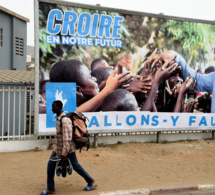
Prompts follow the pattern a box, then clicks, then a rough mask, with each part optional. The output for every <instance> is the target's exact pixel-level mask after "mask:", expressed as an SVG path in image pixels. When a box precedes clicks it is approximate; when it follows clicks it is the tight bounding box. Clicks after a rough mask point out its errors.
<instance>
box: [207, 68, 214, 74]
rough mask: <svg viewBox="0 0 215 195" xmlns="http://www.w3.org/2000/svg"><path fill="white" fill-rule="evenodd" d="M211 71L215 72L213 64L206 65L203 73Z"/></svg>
mask: <svg viewBox="0 0 215 195" xmlns="http://www.w3.org/2000/svg"><path fill="white" fill-rule="evenodd" d="M212 72H215V66H208V67H207V68H206V69H205V74H210V73H212Z"/></svg>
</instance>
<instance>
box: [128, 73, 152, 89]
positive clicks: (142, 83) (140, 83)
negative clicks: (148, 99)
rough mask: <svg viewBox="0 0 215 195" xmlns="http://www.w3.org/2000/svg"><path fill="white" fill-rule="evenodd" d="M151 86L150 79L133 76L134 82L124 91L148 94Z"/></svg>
mask: <svg viewBox="0 0 215 195" xmlns="http://www.w3.org/2000/svg"><path fill="white" fill-rule="evenodd" d="M151 85H152V83H151V79H149V78H145V79H141V77H138V76H135V77H134V80H133V81H132V82H131V83H130V86H128V87H127V88H126V89H127V90H128V91H130V92H142V93H148V92H149V91H150V89H151Z"/></svg>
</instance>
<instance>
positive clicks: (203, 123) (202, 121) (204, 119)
mask: <svg viewBox="0 0 215 195" xmlns="http://www.w3.org/2000/svg"><path fill="white" fill-rule="evenodd" d="M201 125H205V126H207V121H206V118H205V116H203V117H202V119H201V121H200V123H199V126H201Z"/></svg>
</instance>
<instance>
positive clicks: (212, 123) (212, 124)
mask: <svg viewBox="0 0 215 195" xmlns="http://www.w3.org/2000/svg"><path fill="white" fill-rule="evenodd" d="M213 120H214V117H213V116H212V117H211V126H215V123H214V121H213Z"/></svg>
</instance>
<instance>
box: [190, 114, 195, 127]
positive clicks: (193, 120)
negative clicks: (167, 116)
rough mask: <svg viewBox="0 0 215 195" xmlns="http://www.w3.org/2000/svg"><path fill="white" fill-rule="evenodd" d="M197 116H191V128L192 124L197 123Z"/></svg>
mask: <svg viewBox="0 0 215 195" xmlns="http://www.w3.org/2000/svg"><path fill="white" fill-rule="evenodd" d="M195 119H196V116H190V120H189V126H192V123H195V122H196V120H195Z"/></svg>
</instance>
